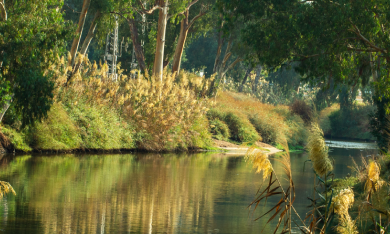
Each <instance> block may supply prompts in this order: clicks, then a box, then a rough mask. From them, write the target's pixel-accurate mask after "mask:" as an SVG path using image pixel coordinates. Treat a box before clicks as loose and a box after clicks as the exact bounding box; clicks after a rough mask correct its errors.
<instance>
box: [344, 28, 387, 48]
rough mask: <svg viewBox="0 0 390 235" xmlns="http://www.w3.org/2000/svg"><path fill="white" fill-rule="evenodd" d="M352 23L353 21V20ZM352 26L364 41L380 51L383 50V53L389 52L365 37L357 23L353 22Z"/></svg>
mask: <svg viewBox="0 0 390 235" xmlns="http://www.w3.org/2000/svg"><path fill="white" fill-rule="evenodd" d="M351 23H352V22H351ZM352 26H353V28H354V29H355V30H356V31H353V32H354V33H355V34H356V35H357V36H358V37H359V38H360V39H361V40H362V41H364V42H365V43H367V44H368V45H369V46H370V47H372V48H374V49H377V50H378V51H380V52H382V53H385V54H387V51H386V50H384V49H382V48H380V47H378V46H376V45H374V44H373V43H372V42H370V41H369V40H368V39H367V38H365V37H364V36H363V35H362V34H361V33H360V30H359V29H358V27H357V26H356V25H354V24H353V23H352Z"/></svg>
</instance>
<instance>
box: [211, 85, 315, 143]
mask: <svg viewBox="0 0 390 235" xmlns="http://www.w3.org/2000/svg"><path fill="white" fill-rule="evenodd" d="M215 101H216V104H215V105H214V106H213V108H211V109H210V110H209V111H208V113H207V117H208V118H209V120H210V123H211V125H213V126H212V127H211V128H212V133H213V135H214V137H215V138H217V139H224V140H226V139H230V140H231V141H236V142H249V143H254V142H255V141H259V140H260V141H263V142H265V143H268V144H273V145H276V144H277V143H280V142H284V141H285V140H287V142H288V144H290V145H292V146H295V145H303V144H304V142H305V141H306V137H307V131H306V127H305V123H304V121H303V120H302V118H301V117H300V116H298V115H296V114H293V113H292V112H291V111H290V110H289V108H288V107H287V106H282V105H279V106H273V105H269V104H263V103H261V102H259V101H258V100H256V99H254V98H251V97H248V96H246V95H244V94H239V93H234V92H229V91H225V92H219V95H218V96H217V97H216V100H215ZM223 124H226V125H227V127H228V128H229V133H230V136H229V135H228V134H227V131H226V129H224V128H226V126H224V125H223ZM222 133H225V134H222Z"/></svg>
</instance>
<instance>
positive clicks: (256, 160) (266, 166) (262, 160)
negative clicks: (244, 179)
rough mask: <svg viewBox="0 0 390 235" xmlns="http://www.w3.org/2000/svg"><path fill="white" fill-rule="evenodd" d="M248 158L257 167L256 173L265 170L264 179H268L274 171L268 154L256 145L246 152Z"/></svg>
mask: <svg viewBox="0 0 390 235" xmlns="http://www.w3.org/2000/svg"><path fill="white" fill-rule="evenodd" d="M245 157H246V159H248V160H249V161H250V162H251V163H252V164H253V168H255V169H256V173H261V171H263V179H264V180H265V179H267V178H268V177H269V176H270V175H271V173H272V171H273V170H272V165H271V162H270V161H269V159H268V155H267V154H266V153H264V152H263V151H261V150H259V149H257V148H256V147H251V148H249V149H248V151H247V153H246V156H245Z"/></svg>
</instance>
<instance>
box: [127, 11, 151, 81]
mask: <svg viewBox="0 0 390 235" xmlns="http://www.w3.org/2000/svg"><path fill="white" fill-rule="evenodd" d="M127 23H128V24H129V27H130V30H131V41H133V48H134V52H135V57H136V58H137V62H138V65H139V68H140V70H141V71H142V72H143V73H146V72H147V71H146V63H145V56H144V51H143V50H142V46H141V44H140V42H139V40H138V28H137V23H136V22H135V20H134V19H131V18H127Z"/></svg>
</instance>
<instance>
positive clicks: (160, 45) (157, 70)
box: [153, 0, 168, 81]
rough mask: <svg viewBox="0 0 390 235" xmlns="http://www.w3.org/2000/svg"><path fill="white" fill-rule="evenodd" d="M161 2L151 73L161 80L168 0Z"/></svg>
mask: <svg viewBox="0 0 390 235" xmlns="http://www.w3.org/2000/svg"><path fill="white" fill-rule="evenodd" d="M162 2H163V6H162V9H160V11H159V16H158V30H157V45H156V54H155V57H154V65H153V75H154V76H156V77H158V78H160V81H162V76H163V63H164V47H165V33H166V28H167V20H168V0H165V1H162Z"/></svg>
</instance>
